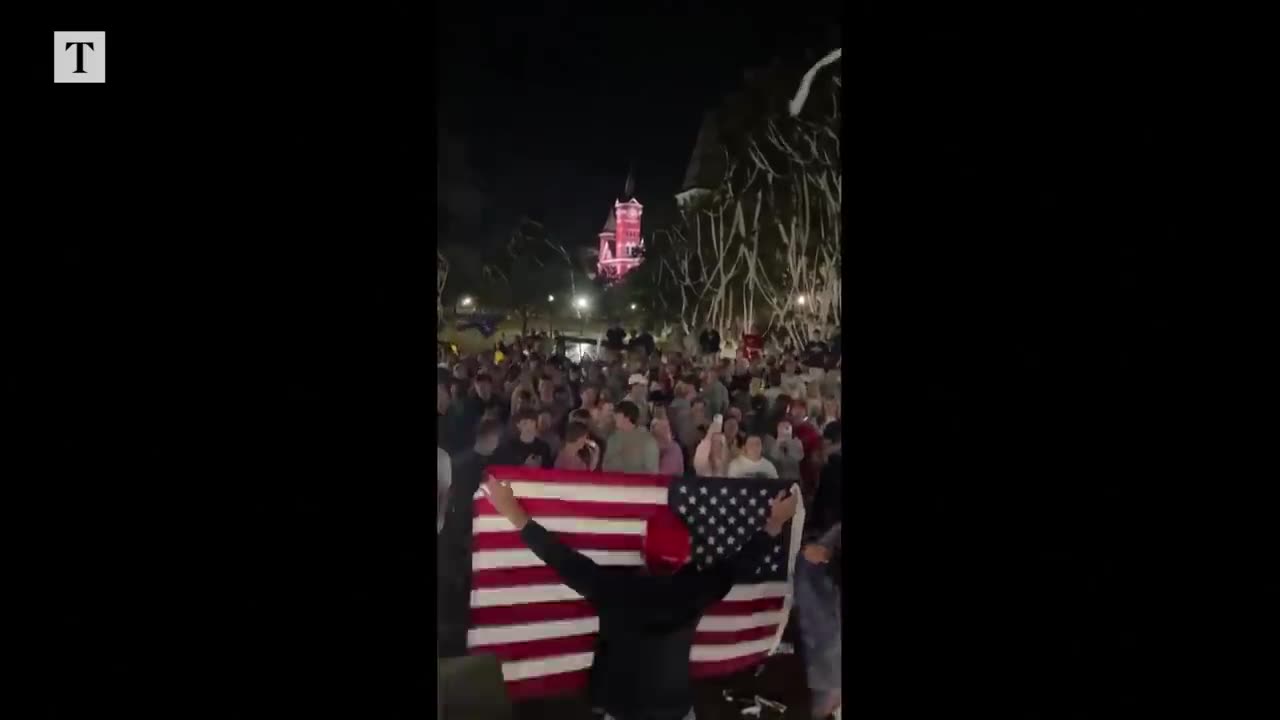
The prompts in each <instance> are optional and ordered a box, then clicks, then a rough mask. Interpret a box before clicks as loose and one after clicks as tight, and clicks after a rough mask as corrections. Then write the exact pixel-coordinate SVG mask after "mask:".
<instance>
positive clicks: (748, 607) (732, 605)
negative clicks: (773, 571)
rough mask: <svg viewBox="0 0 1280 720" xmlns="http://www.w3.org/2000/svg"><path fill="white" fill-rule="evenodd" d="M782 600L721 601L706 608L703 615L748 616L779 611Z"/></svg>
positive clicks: (772, 598) (773, 598) (771, 598)
mask: <svg viewBox="0 0 1280 720" xmlns="http://www.w3.org/2000/svg"><path fill="white" fill-rule="evenodd" d="M783 601H784V598H780V597H768V598H760V599H758V600H721V601H720V602H718V603H716V604H715V605H712V606H711V607H709V608H707V611H706V612H705V613H703V614H704V615H750V614H751V613H757V612H768V611H770V610H781V609H782V604H783Z"/></svg>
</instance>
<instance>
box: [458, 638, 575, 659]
mask: <svg viewBox="0 0 1280 720" xmlns="http://www.w3.org/2000/svg"><path fill="white" fill-rule="evenodd" d="M595 649H596V633H591V634H589V635H573V636H571V637H556V638H547V639H545V640H527V641H525V642H517V643H508V644H504V645H485V646H484V647H479V648H476V651H477V652H482V653H485V654H492V655H497V656H498V659H499V660H501V661H502V662H515V661H517V660H534V659H537V658H545V657H555V656H556V655H576V654H578V653H589V652H593V651H595Z"/></svg>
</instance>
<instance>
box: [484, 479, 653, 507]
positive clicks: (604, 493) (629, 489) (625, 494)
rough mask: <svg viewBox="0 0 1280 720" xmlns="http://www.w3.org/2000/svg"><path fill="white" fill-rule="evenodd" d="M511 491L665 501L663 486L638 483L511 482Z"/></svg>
mask: <svg viewBox="0 0 1280 720" xmlns="http://www.w3.org/2000/svg"><path fill="white" fill-rule="evenodd" d="M511 491H512V492H513V493H515V496H516V497H517V498H521V499H524V498H538V499H544V500H569V501H573V502H607V503H634V504H639V505H666V504H667V489H666V488H664V487H638V486H628V485H582V484H572V483H540V482H522V481H519V480H516V481H513V482H512V483H511ZM475 497H476V498H477V499H478V498H482V497H484V490H483V489H481V490H477V491H476V494H475Z"/></svg>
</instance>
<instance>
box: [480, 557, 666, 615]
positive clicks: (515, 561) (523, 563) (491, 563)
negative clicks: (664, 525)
mask: <svg viewBox="0 0 1280 720" xmlns="http://www.w3.org/2000/svg"><path fill="white" fill-rule="evenodd" d="M580 552H581V553H582V554H583V555H586V556H587V557H589V558H591V559H592V560H593V561H595V563H596V564H597V565H643V564H644V557H643V556H641V555H640V551H639V550H582V551H580ZM545 564H546V563H544V562H542V558H540V557H538V556H537V554H536V553H534V552H533V551H532V550H477V551H475V552H473V553H471V569H472V570H495V569H498V568H520V567H542V566H543V565H545ZM526 587H530V588H540V587H546V586H544V585H529V586H526ZM560 587H565V586H563V585H561V586H560ZM524 589H526V588H524V587H512V588H492V590H493V591H494V592H500V593H504V594H507V595H508V597H511V595H510V593H511V592H513V591H514V592H519V591H521V590H524ZM566 589H567V588H566ZM575 597H577V596H576V595H575ZM521 602H545V601H543V600H517V601H512V602H504V603H498V604H499V605H519V604H520V603H521Z"/></svg>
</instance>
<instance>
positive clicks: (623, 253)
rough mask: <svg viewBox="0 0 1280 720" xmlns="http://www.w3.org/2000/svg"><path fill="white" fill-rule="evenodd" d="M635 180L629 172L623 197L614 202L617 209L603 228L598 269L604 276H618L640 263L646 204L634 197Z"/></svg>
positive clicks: (611, 277)
mask: <svg viewBox="0 0 1280 720" xmlns="http://www.w3.org/2000/svg"><path fill="white" fill-rule="evenodd" d="M634 194H635V182H634V181H633V180H632V177H631V175H627V184H626V187H625V188H624V189H623V192H622V197H621V198H619V199H618V201H617V202H615V203H614V204H613V211H612V212H610V213H609V219H608V220H606V221H605V223H604V229H603V230H601V231H600V262H599V266H598V268H597V270H598V271H599V273H600V276H601V277H605V278H608V279H610V280H617V279H619V278H621V277H622V276H624V275H626V274H627V273H628V272H631V271H632V270H634V269H635V268H636V267H637V266H639V265H640V261H641V257H640V251H641V250H642V249H643V248H644V239H643V238H641V237H640V216H641V215H642V214H643V213H644V206H643V205H641V204H640V203H639V202H638V201H637V200H636V199H635V197H634Z"/></svg>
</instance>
